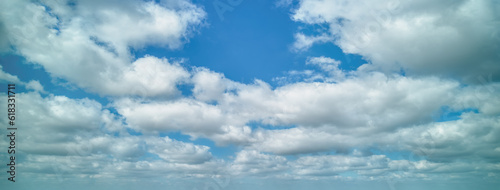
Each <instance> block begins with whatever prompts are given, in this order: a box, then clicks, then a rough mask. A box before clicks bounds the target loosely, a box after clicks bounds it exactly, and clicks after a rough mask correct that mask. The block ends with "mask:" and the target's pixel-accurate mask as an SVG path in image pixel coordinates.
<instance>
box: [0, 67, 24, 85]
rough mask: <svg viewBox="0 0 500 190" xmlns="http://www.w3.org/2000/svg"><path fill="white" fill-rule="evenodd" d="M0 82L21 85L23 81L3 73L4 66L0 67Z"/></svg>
mask: <svg viewBox="0 0 500 190" xmlns="http://www.w3.org/2000/svg"><path fill="white" fill-rule="evenodd" d="M0 81H7V82H11V83H17V84H19V83H21V81H20V80H19V78H17V76H14V75H11V74H9V73H6V72H5V71H3V66H2V65H0Z"/></svg>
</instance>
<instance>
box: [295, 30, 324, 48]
mask: <svg viewBox="0 0 500 190" xmlns="http://www.w3.org/2000/svg"><path fill="white" fill-rule="evenodd" d="M330 41H333V38H332V37H331V36H328V35H326V34H322V35H319V36H307V35H305V34H303V33H297V34H295V42H294V43H293V46H292V50H293V51H296V52H299V51H305V50H307V49H309V48H311V47H312V46H313V45H314V44H317V43H326V42H330Z"/></svg>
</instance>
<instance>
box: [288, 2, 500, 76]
mask: <svg viewBox="0 0 500 190" xmlns="http://www.w3.org/2000/svg"><path fill="white" fill-rule="evenodd" d="M443 10H446V11H443ZM498 10H500V4H499V3H498V2H496V1H491V0H480V1H475V0H461V1H439V2H435V1H413V0H391V1H359V2H351V1H347V0H301V1H300V2H299V6H298V8H297V9H295V10H294V11H293V12H294V13H293V16H292V18H293V20H295V21H297V22H302V23H305V24H310V25H325V24H326V25H328V27H329V28H328V30H327V31H325V32H323V33H322V34H315V35H319V36H325V35H326V36H331V38H334V39H335V40H334V43H335V44H336V45H338V46H339V47H340V48H342V50H343V51H344V52H345V53H352V54H359V55H362V56H363V57H365V58H367V59H368V60H370V61H371V62H372V64H373V65H370V67H371V68H365V69H374V68H373V67H375V69H382V70H390V71H392V70H400V68H401V67H402V68H403V69H405V70H406V71H407V72H408V73H413V74H434V75H442V76H458V77H461V78H462V79H463V80H466V81H469V82H475V79H476V77H477V76H479V75H484V74H493V75H494V80H495V81H498V79H499V77H498V76H500V75H499V72H500V66H499V64H498V60H499V54H498V52H499V50H500V49H499V46H498V43H499V42H500V38H499V37H498V32H499V30H498V28H500V25H499V22H498V20H499V19H500V17H499V15H498V14H497V13H498ZM297 35H298V36H302V35H303V34H302V33H299V34H297ZM311 35H313V34H311ZM304 39H309V40H304ZM314 39H318V40H314ZM320 39H323V38H317V37H312V36H311V37H301V38H297V42H296V44H312V43H313V41H324V40H320ZM306 41H307V42H309V43H304V42H306ZM408 44H411V45H410V46H408ZM296 46H298V47H307V46H306V45H296Z"/></svg>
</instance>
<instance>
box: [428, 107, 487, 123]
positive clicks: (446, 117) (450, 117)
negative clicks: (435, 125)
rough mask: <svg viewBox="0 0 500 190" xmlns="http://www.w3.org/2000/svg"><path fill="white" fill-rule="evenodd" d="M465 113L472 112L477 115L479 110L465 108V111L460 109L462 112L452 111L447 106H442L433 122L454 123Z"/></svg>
mask: <svg viewBox="0 0 500 190" xmlns="http://www.w3.org/2000/svg"><path fill="white" fill-rule="evenodd" d="M467 112H473V113H479V110H478V109H476V108H467V109H462V110H458V111H457V110H453V109H451V108H450V107H449V106H442V107H441V110H440V111H439V113H438V114H437V116H435V118H434V120H436V121H437V122H446V121H456V120H459V119H460V116H461V115H462V114H463V113H467Z"/></svg>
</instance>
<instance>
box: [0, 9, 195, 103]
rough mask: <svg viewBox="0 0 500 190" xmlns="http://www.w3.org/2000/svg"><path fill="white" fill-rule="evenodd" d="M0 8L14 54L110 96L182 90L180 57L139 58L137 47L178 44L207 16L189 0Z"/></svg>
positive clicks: (170, 93) (184, 73)
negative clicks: (176, 59)
mask: <svg viewBox="0 0 500 190" xmlns="http://www.w3.org/2000/svg"><path fill="white" fill-rule="evenodd" d="M116 5H118V6H116ZM1 12H2V16H1V18H2V22H4V23H5V25H8V26H9V27H7V28H6V35H7V38H8V40H9V42H10V44H11V45H12V46H13V47H14V48H15V50H16V53H18V54H20V55H22V56H23V57H25V58H26V59H27V60H28V61H29V62H33V63H35V64H39V65H42V66H43V67H44V69H45V70H46V71H47V72H48V73H50V75H51V76H52V77H56V78H62V79H64V80H67V81H69V82H70V83H73V84H76V85H77V86H79V87H81V88H83V89H86V90H88V91H90V92H94V93H97V94H100V95H110V96H121V95H139V96H164V97H172V96H175V95H176V94H178V93H179V92H178V90H177V88H176V85H177V84H179V83H181V82H182V81H184V80H186V78H187V77H188V76H189V74H188V72H187V71H186V70H185V69H184V68H183V67H181V66H180V65H179V63H178V62H170V61H168V60H167V59H165V58H156V57H152V56H145V57H142V58H139V59H135V58H134V55H133V54H131V51H132V50H133V49H140V48H143V47H144V46H145V45H157V46H167V47H169V48H171V49H172V48H178V47H180V46H181V45H182V44H183V43H184V42H185V41H187V39H188V37H189V36H190V33H191V32H192V31H193V30H194V29H195V28H196V27H197V26H200V25H201V23H202V20H203V19H204V17H205V12H204V11H203V10H202V9H201V8H199V7H197V6H195V5H193V4H191V3H189V2H187V1H183V0H179V3H178V4H175V6H174V4H168V6H167V5H166V4H165V5H163V4H157V3H154V2H143V1H133V0H127V1H123V2H122V1H120V2H118V1H116V2H115V1H103V2H101V1H83V2H77V3H74V4H71V3H69V2H65V1H64V2H63V1H47V2H45V1H42V2H40V3H32V2H28V1H16V2H4V3H3V6H2V11H1ZM17 12H24V14H23V15H22V16H18V15H16V14H15V13H17ZM124 15H125V16H124Z"/></svg>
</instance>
